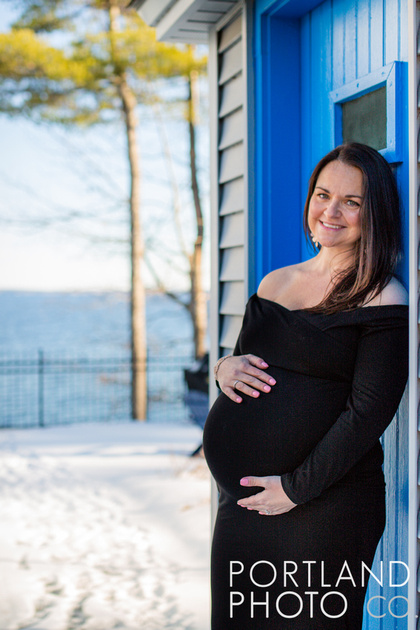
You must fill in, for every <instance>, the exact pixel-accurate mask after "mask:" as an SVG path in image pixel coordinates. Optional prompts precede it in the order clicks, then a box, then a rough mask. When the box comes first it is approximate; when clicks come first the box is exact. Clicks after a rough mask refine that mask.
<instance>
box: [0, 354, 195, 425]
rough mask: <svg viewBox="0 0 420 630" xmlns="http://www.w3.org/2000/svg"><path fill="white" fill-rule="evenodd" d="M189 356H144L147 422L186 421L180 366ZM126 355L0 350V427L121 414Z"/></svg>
mask: <svg viewBox="0 0 420 630" xmlns="http://www.w3.org/2000/svg"><path fill="white" fill-rule="evenodd" d="M192 361H193V359H192V357H190V356H183V357H179V356H173V357H171V356H162V357H150V358H149V359H148V361H147V385H148V412H147V419H148V420H149V421H151V422H171V423H172V422H173V423H180V422H187V421H188V418H189V411H188V409H187V407H186V405H185V402H184V394H185V382H184V368H187V367H189V366H190V365H191V363H192ZM130 416H131V361H130V358H129V357H128V356H121V357H117V358H116V357H111V358H110V357H100V356H96V357H92V356H85V357H72V356H66V357H63V356H60V357H56V356H52V355H47V354H45V353H44V352H43V351H41V350H40V351H39V353H38V356H35V357H34V356H32V357H25V356H19V357H16V356H14V357H9V356H4V355H0V428H6V427H32V426H48V425H56V424H68V423H71V422H92V421H101V422H106V421H113V420H127V419H129V418H130Z"/></svg>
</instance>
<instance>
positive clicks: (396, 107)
mask: <svg viewBox="0 0 420 630" xmlns="http://www.w3.org/2000/svg"><path fill="white" fill-rule="evenodd" d="M405 63H406V62H403V61H394V62H393V63H390V64H388V65H387V66H384V67H383V68H380V69H379V70H377V71H375V72H372V73H370V74H367V75H366V76H364V77H362V78H360V79H356V80H355V81H352V82H351V83H348V84H347V85H344V86H343V87H341V88H339V89H337V90H333V91H332V92H330V98H331V99H332V101H333V103H334V110H335V111H334V128H335V144H336V145H338V144H341V142H342V139H343V133H342V108H341V104H342V103H345V102H347V101H351V100H354V99H355V98H358V97H360V96H363V95H364V94H368V93H369V92H373V91H374V90H377V89H379V88H381V87H386V118H387V134H386V135H387V140H386V144H387V145H386V148H385V149H381V150H380V151H379V153H381V154H382V155H383V156H384V158H386V159H387V160H388V162H394V163H395V162H402V160H403V159H404V117H403V115H402V108H403V95H404V91H405V90H406V89H407V86H406V85H405V77H406V73H405V72H404V65H405Z"/></svg>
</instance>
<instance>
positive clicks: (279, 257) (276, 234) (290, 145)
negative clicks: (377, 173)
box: [249, 0, 408, 630]
mask: <svg viewBox="0 0 420 630" xmlns="http://www.w3.org/2000/svg"><path fill="white" fill-rule="evenodd" d="M364 4H368V13H369V16H366V19H365V21H363V19H364V17H363V12H364V7H363V5H364ZM399 6H400V3H399V2H398V0H395V2H393V0H388V2H386V3H383V2H382V0H369V2H367V0H366V3H365V2H364V0H334V1H333V0H323V1H322V2H320V1H319V0H254V16H253V19H254V28H253V51H252V52H253V61H254V66H253V72H254V77H253V84H254V106H255V115H254V125H255V127H254V146H255V154H254V164H253V165H252V166H251V168H253V170H254V187H255V188H254V199H253V201H251V202H250V204H249V206H250V209H253V212H252V213H251V212H250V221H251V222H252V225H250V230H249V233H250V235H252V238H253V242H251V243H250V252H252V259H251V264H250V269H249V274H250V277H249V287H250V293H252V292H253V291H255V290H256V289H257V286H258V284H259V282H260V280H261V278H262V277H263V276H264V275H265V274H266V273H268V272H269V271H271V270H272V269H275V268H277V267H282V266H286V265H290V264H293V263H296V262H299V261H301V260H303V259H306V258H308V257H309V256H311V255H313V252H312V250H311V247H310V246H309V245H308V244H307V243H306V242H305V241H304V239H303V237H302V234H303V232H302V211H303V205H304V201H305V198H306V189H307V181H308V179H309V175H310V173H311V171H312V169H313V167H314V166H315V164H316V162H317V161H318V160H319V159H320V158H321V157H322V156H323V155H325V153H327V152H328V151H330V150H331V149H332V148H333V147H334V146H335V145H336V144H338V143H339V142H340V139H339V137H338V135H337V134H338V131H337V130H338V129H339V119H337V116H338V118H339V111H340V109H339V103H340V102H342V101H343V100H345V99H346V98H351V96H352V95H353V94H356V92H357V90H363V89H365V90H369V89H372V86H375V85H379V84H380V81H381V78H380V77H381V71H383V72H384V73H385V74H386V77H387V79H386V80H389V81H392V80H395V79H392V76H395V75H398V81H397V84H396V85H395V84H394V85H389V84H387V89H388V87H389V90H390V93H391V91H392V90H394V92H395V101H392V102H393V103H394V104H396V108H397V111H396V112H394V114H395V116H394V118H393V121H394V123H395V127H394V130H393V133H394V134H395V138H398V152H395V153H394V154H392V151H391V152H390V151H388V152H387V151H384V154H385V157H387V158H388V159H390V161H393V162H397V166H396V177H397V181H398V185H399V188H400V194H401V199H402V203H403V216H404V221H403V235H404V246H405V247H404V249H405V251H406V252H408V211H407V212H405V213H404V209H405V208H407V209H408V135H407V134H408V131H407V130H408V122H407V121H408V117H407V101H408V87H407V68H406V63H404V62H406V61H407V56H408V51H406V50H405V48H404V41H403V39H404V38H402V37H401V35H400V33H401V29H402V28H403V22H404V20H406V19H407V18H406V14H405V13H404V11H402V12H401V11H400V10H399V8H398V7H399ZM332 7H334V11H335V12H336V19H337V24H334V26H331V23H329V22H328V19H326V18H327V13H328V12H329V14H331V12H332ZM313 9H316V11H313ZM357 11H359V12H360V16H358V21H357V22H355V24H356V28H355V29H354V32H353V33H352V32H351V30H350V29H349V32H350V35H348V37H349V39H350V38H351V37H352V38H353V40H354V44H353V45H354V49H355V53H354V57H353V58H351V59H349V62H348V66H346V63H347V62H346V63H345V62H343V61H342V59H343V58H344V47H345V46H348V41H347V43H346V41H344V44H342V50H341V49H340V45H341V44H340V41H339V38H338V37H337V32H334V33H333V29H335V30H336V31H338V32H339V33H340V29H341V31H342V32H344V30H345V21H346V19H347V20H350V18H351V17H352V15H353V16H354V15H355V14H357ZM309 12H312V13H311V14H309ZM385 12H388V13H387V16H386V18H385ZM349 16H350V17H349ZM368 17H369V18H370V19H371V20H372V19H376V20H382V21H383V23H384V24H385V21H386V29H388V30H386V29H385V27H384V28H383V29H382V31H383V32H382V34H381V33H378V32H376V31H374V30H372V33H369V38H370V40H371V42H372V44H371V47H372V53H371V55H370V57H369V59H364V58H363V53H364V47H366V41H362V42H359V41H358V31H357V27H359V28H360V37H363V38H364V40H365V39H366V38H367V31H366V30H364V31H363V29H364V28H365V24H368ZM395 24H396V25H397V26H395ZM367 28H369V29H370V26H366V29H367ZM391 28H398V29H400V31H398V34H397V35H393V34H392V33H391V32H390V29H391ZM388 31H389V32H388ZM385 34H387V37H385ZM317 46H318V50H319V51H320V54H319V55H318V56H317V55H314V54H313V51H314V48H315V49H316V48H317ZM350 48H351V46H350ZM378 50H379V51H380V52H378ZM350 54H351V53H350ZM357 54H358V55H359V56H358V57H357ZM333 55H335V56H336V57H337V58H339V57H340V55H342V57H341V61H340V63H341V64H342V68H338V71H337V69H336V68H335V67H333V66H332V62H331V58H332V57H333ZM357 60H359V67H358V61H357ZM394 62H397V63H396V64H395V63H394ZM378 64H379V68H378ZM333 70H334V73H335V76H334V77H333V76H332V75H333ZM392 72H393V73H394V75H392V76H391V74H392ZM340 73H341V75H340ZM390 73H391V74H390ZM361 74H363V77H364V78H363V81H364V83H363V81H362V80H361V79H360V81H359V83H360V82H361V84H362V85H361V87H360V85H358V78H359V77H360V76H361ZM338 75H340V76H338ZM389 76H391V79H389ZM377 77H379V79H378V78H377ZM384 80H385V79H384ZM363 86H364V87H363ZM308 103H310V106H309V105H308ZM390 115H391V114H390ZM315 126H316V131H314V127H315ZM391 126H392V125H391ZM397 153H398V154H397ZM399 275H400V277H401V279H402V280H403V281H404V282H405V284H406V286H408V256H404V258H403V260H402V262H401V264H400V268H399ZM407 424H408V423H406V422H399V421H398V422H397V423H394V424H393V426H392V428H390V429H389V430H388V432H387V435H388V438H387V439H388V440H389V443H390V444H391V445H392V446H391V447H390V448H387V449H386V461H385V475H386V478H387V488H388V497H387V502H388V516H389V518H388V522H387V528H386V531H385V533H384V537H383V539H382V541H381V544H380V545H379V547H378V553H377V555H376V559H375V564H374V567H373V571H374V572H375V575H379V574H380V562H381V561H383V563H384V565H386V564H387V563H389V561H392V560H399V561H405V562H406V561H407V555H408V551H407V545H408V541H407V532H408V462H407V459H408V457H407V453H408V447H407V444H408V442H407V439H408V437H407V431H408V426H407ZM387 453H388V454H387ZM394 494H395V498H394V496H393V495H394ZM395 541H397V543H395ZM388 566H389V565H388ZM398 577H399V576H398ZM395 595H398V596H401V598H402V600H401V601H394V603H393V604H392V605H393V609H392V610H393V614H392V615H391V614H390V613H389V611H388V608H387V605H388V602H389V600H390V599H392V597H394V596H395ZM406 595H407V591H406V589H404V588H399V589H398V590H397V591H396V590H395V589H392V588H388V589H387V588H386V585H385V586H384V587H383V588H382V587H381V586H380V585H379V584H377V583H376V582H375V581H374V580H371V581H370V584H369V589H368V596H367V601H368V600H369V598H370V597H375V596H385V598H386V600H387V601H384V600H376V602H375V604H374V607H373V609H372V613H373V614H377V615H378V617H373V615H372V616H371V615H367V614H365V622H364V626H363V627H364V630H373V629H375V630H377V629H379V628H380V629H382V630H383V629H391V628H393V629H394V630H395V629H396V628H401V629H402V628H406V622H407V619H406V618H405V617H404V616H402V617H401V618H398V615H404V612H405V611H406V606H407V604H406V602H405V601H403V597H405V596H406ZM378 603H379V605H378ZM381 615H383V616H381Z"/></svg>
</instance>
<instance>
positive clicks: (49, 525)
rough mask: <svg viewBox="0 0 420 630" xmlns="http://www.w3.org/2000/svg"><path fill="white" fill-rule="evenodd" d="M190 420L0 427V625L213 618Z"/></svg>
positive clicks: (157, 623)
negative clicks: (179, 422) (187, 422)
mask: <svg viewBox="0 0 420 630" xmlns="http://www.w3.org/2000/svg"><path fill="white" fill-rule="evenodd" d="M200 439H201V432H200V430H198V429H197V428H196V427H194V426H188V425H182V426H179V425H178V426H177V425H173V424H172V425H162V424H155V425H153V424H147V423H146V424H142V423H132V422H130V423H129V422H127V423H118V424H85V425H83V424H75V425H70V426H59V427H52V428H45V429H25V430H2V431H0V479H1V483H0V506H1V507H0V510H1V514H0V630H18V629H19V630H76V629H82V630H110V629H111V628H112V629H117V628H118V629H119V630H163V629H166V628H174V629H176V630H208V628H209V599H210V597H209V546H210V543H209V541H210V482H209V473H208V471H207V468H206V465H205V463H204V461H203V460H202V459H198V458H192V459H191V458H190V457H189V453H190V452H191V451H192V450H194V448H195V447H196V446H197V445H198V444H199V443H200Z"/></svg>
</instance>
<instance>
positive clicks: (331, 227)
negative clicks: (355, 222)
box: [320, 221, 344, 231]
mask: <svg viewBox="0 0 420 630" xmlns="http://www.w3.org/2000/svg"><path fill="white" fill-rule="evenodd" d="M320 224H321V225H322V227H324V228H325V229H326V230H335V231H338V230H341V229H343V227H344V225H335V224H334V223H326V222H324V221H320Z"/></svg>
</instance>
